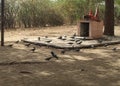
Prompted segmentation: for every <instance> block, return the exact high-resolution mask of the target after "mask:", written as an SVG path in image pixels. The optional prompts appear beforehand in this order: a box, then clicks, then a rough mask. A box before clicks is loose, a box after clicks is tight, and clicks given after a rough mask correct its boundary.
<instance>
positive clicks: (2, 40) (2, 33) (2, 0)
mask: <svg viewBox="0 0 120 86" xmlns="http://www.w3.org/2000/svg"><path fill="white" fill-rule="evenodd" d="M4 23H5V21H4V0H1V46H4Z"/></svg>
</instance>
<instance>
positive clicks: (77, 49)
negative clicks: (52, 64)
mask: <svg viewBox="0 0 120 86" xmlns="http://www.w3.org/2000/svg"><path fill="white" fill-rule="evenodd" d="M75 37H76V34H74V35H73V36H71V37H70V38H71V42H68V44H69V45H72V44H73V42H72V41H75V43H76V44H81V43H82V40H85V39H86V38H83V39H82V40H81V39H79V40H76V39H75ZM45 38H48V36H45ZM66 38H67V36H59V37H58V39H60V40H67V39H66ZM40 40H41V38H40V37H38V41H40ZM51 41H52V40H47V41H46V42H47V43H50V42H51ZM97 41H98V43H102V42H103V40H102V39H98V40H97ZM19 42H20V41H19V40H18V41H16V42H15V43H16V44H18V43H19ZM13 45H14V44H9V45H7V46H8V47H12V46H13ZM24 45H25V46H26V47H29V46H30V45H31V43H25V44H24ZM108 46H109V45H108V44H104V47H108ZM91 48H95V46H94V45H91ZM74 50H75V51H76V52H79V51H80V49H79V48H76V49H74ZM112 50H113V51H117V50H118V48H117V47H114V48H112ZM30 51H31V52H33V53H34V52H35V51H36V47H33V48H32V49H31V50H30ZM66 51H67V50H65V49H63V50H62V51H61V54H65V52H66ZM50 54H51V57H48V58H45V60H47V61H49V60H51V59H52V58H56V59H59V57H58V56H57V55H56V54H55V53H54V52H53V51H51V52H50Z"/></svg>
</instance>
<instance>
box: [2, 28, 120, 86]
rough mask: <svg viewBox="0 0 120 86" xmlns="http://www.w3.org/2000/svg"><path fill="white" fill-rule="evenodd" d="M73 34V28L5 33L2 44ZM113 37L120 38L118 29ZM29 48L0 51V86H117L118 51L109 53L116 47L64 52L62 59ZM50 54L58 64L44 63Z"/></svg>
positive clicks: (119, 79)
mask: <svg viewBox="0 0 120 86" xmlns="http://www.w3.org/2000/svg"><path fill="white" fill-rule="evenodd" d="M75 32H77V28H76V26H61V27H47V28H43V29H39V28H34V29H32V28H31V29H22V30H20V29H17V30H12V31H10V30H6V33H5V37H6V38H5V40H6V41H12V42H6V43H5V44H9V43H14V42H13V41H16V40H20V39H22V38H26V37H33V36H46V35H47V36H59V35H71V34H74V33H75ZM115 33H116V35H117V36H120V28H119V27H116V29H115ZM33 46H34V45H31V46H30V47H25V46H24V43H22V42H20V43H18V44H15V43H14V46H13V48H10V47H0V74H1V75H0V86H120V56H119V53H120V50H117V52H114V51H112V50H111V49H112V48H114V47H118V48H120V45H112V46H109V47H107V48H105V47H99V48H96V49H82V50H81V51H80V52H75V51H67V52H66V53H65V54H64V55H62V54H61V53H60V52H61V50H59V49H53V48H46V47H39V46H37V50H36V52H35V53H32V52H31V51H30V49H31V48H32V47H33ZM51 51H54V52H55V53H57V55H58V56H59V60H56V59H52V60H51V61H45V60H44V59H45V58H46V57H49V56H51V55H50V52H51ZM14 61H15V63H11V64H2V63H10V62H14ZM24 62H26V64H24ZM21 71H27V72H28V73H21Z"/></svg>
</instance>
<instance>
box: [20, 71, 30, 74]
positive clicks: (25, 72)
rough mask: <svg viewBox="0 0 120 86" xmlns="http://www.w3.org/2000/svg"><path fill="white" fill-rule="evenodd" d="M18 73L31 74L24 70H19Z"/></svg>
mask: <svg viewBox="0 0 120 86" xmlns="http://www.w3.org/2000/svg"><path fill="white" fill-rule="evenodd" d="M19 73H23V74H32V73H31V72H29V71H25V70H23V71H20V72H19Z"/></svg>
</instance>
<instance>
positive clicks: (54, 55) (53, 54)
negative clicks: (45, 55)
mask: <svg viewBox="0 0 120 86" xmlns="http://www.w3.org/2000/svg"><path fill="white" fill-rule="evenodd" d="M51 55H52V57H54V58H56V59H58V56H57V55H56V54H55V53H54V52H53V51H51Z"/></svg>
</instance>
